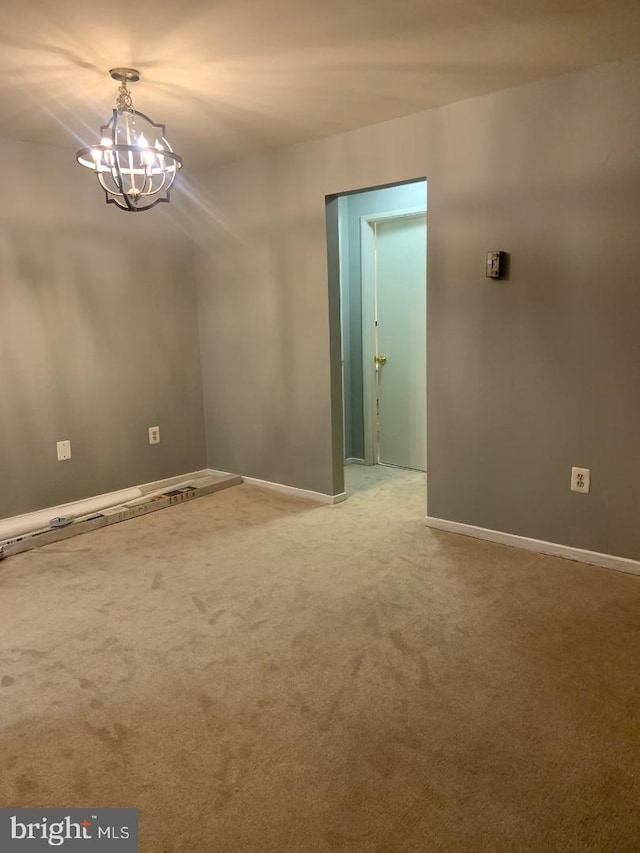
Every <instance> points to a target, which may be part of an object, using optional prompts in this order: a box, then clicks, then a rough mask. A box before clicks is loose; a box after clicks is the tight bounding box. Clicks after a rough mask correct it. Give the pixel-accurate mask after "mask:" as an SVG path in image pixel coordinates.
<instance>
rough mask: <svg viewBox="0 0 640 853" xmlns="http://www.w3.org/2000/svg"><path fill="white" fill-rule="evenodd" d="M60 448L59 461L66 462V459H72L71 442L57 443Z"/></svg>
mask: <svg viewBox="0 0 640 853" xmlns="http://www.w3.org/2000/svg"><path fill="white" fill-rule="evenodd" d="M56 447H57V449H58V462H64V461H65V460H66V459H71V442H70V441H59V442H58V443H57V444H56Z"/></svg>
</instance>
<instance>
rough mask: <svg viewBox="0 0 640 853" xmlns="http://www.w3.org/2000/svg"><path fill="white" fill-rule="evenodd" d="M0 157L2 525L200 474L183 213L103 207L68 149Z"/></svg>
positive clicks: (19, 147) (193, 307) (194, 338)
mask: <svg viewBox="0 0 640 853" xmlns="http://www.w3.org/2000/svg"><path fill="white" fill-rule="evenodd" d="M0 160H1V162H2V164H3V179H2V181H3V183H2V188H3V203H2V206H1V208H0V485H1V488H0V517H7V516H11V515H16V514H19V513H23V512H28V511H31V510H35V509H39V508H43V507H47V506H53V505H56V504H59V503H64V502H67V501H72V500H76V499H78V498H83V497H87V496H92V495H97V494H101V493H103V492H108V491H112V490H115V489H119V488H123V487H126V486H131V485H136V484H139V483H144V482H149V481H152V480H157V479H160V478H163V477H169V476H172V475H174V474H182V473H186V472H190V471H194V470H197V469H200V468H203V467H205V465H206V452H205V443H204V420H203V408H202V388H201V373H200V353H199V340H198V325H197V301H196V293H195V284H194V268H193V251H192V245H191V243H190V241H189V240H188V239H187V238H185V237H184V235H183V233H182V231H181V225H182V227H184V223H181V222H180V219H181V215H180V205H179V204H178V205H173V204H172V205H171V207H170V208H169V209H168V210H167V211H166V212H165V210H164V208H156V209H155V210H154V211H151V212H148V213H142V214H140V216H136V215H130V214H126V213H124V212H121V211H119V210H117V209H116V208H115V207H114V206H112V205H109V206H107V205H106V204H105V203H104V196H103V195H102V193H101V192H99V191H98V187H97V184H96V181H95V178H93V176H92V175H90V174H89V173H88V172H86V171H85V170H82V169H81V168H80V167H79V166H77V165H76V164H75V161H74V151H73V150H68V151H67V150H64V151H63V150H59V149H58V150H56V149H50V148H47V147H44V146H38V145H31V144H28V143H20V142H10V141H6V140H0ZM156 425H159V426H160V430H161V443H160V444H159V445H155V446H153V447H151V446H150V445H149V443H148V435H147V428H148V427H149V426H156ZM62 439H70V440H71V445H72V459H71V460H69V461H67V462H58V461H57V459H56V442H57V441H59V440H62Z"/></svg>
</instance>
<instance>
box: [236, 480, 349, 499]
mask: <svg viewBox="0 0 640 853" xmlns="http://www.w3.org/2000/svg"><path fill="white" fill-rule="evenodd" d="M242 482H243V483H247V484H248V485H250V486H259V487H260V488H261V489H269V490H270V491H272V492H279V493H280V494H282V495H290V496H291V497H293V498H303V499H304V500H308V501H315V502H316V503H320V504H339V503H342V501H344V500H346V498H347V493H346V492H342V493H341V494H339V495H325V494H324V493H323V492H312V491H311V490H309V489H297V488H296V487H295V486H285V485H283V484H282V483H270V482H269V481H268V480H258V479H257V478H256V477H245V476H243V477H242Z"/></svg>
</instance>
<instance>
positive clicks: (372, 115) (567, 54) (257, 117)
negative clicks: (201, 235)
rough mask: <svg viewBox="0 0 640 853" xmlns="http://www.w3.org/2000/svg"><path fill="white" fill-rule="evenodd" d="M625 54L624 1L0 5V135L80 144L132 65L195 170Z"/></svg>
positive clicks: (639, 35)
mask: <svg viewBox="0 0 640 853" xmlns="http://www.w3.org/2000/svg"><path fill="white" fill-rule="evenodd" d="M637 53H640V2H638V0H604V1H603V0H516V2H514V0H322V2H319V0H182V2H164V3H163V2H160V0H156V2H154V3H150V2H148V0H139V2H137V3H134V2H131V0H111V2H102V3H98V2H93V3H91V2H86V0H83V2H79V0H55V2H54V0H2V4H1V5H0V136H2V137H9V138H13V139H21V140H27V141H33V142H44V143H47V142H48V143H51V144H54V145H63V146H69V148H70V149H73V151H75V149H76V148H77V147H79V146H80V144H87V143H90V142H93V141H95V139H96V138H97V129H98V126H99V125H100V124H103V123H104V122H105V121H107V120H108V118H109V117H110V114H111V109H112V108H113V105H114V101H115V95H116V88H117V84H116V83H114V81H112V80H111V78H110V77H109V75H108V70H109V69H110V68H112V67H114V66H119V65H126V66H133V67H135V68H138V69H140V71H141V72H142V79H141V81H140V82H139V83H137V84H135V86H134V87H133V99H134V106H135V107H136V108H137V109H139V110H141V111H142V112H145V113H147V114H148V115H149V116H151V118H152V119H154V120H155V121H162V122H164V123H165V124H166V125H167V136H168V138H169V140H170V141H171V143H172V145H173V146H174V148H175V149H176V150H177V151H178V152H179V153H180V154H182V156H183V157H184V158H185V163H186V165H190V164H194V165H198V166H206V165H213V164H215V163H220V162H224V161H227V160H230V159H234V158H237V157H240V156H243V155H246V154H249V153H253V152H257V151H260V150H262V149H266V148H271V147H274V146H278V145H287V144H292V143H295V142H301V141H303V140H307V139H314V138H318V137H321V136H327V135H329V134H332V133H336V132H339V131H341V130H348V129H350V128H355V127H360V126H363V125H367V124H373V123H375V122H379V121H384V120H386V119H390V118H395V117H397V116H401V115H407V114H409V113H413V112H417V111H419V110H423V109H427V108H429V107H433V106H438V105H441V104H445V103H450V102H452V101H456V100H460V99H463V98H468V97H472V96H474V95H480V94H485V93H487V92H491V91H496V90H498V89H504V88H508V87H510V86H516V85H519V84H522V83H527V82H530V81H533V80H537V79H540V78H543V77H549V76H553V75H556V74H561V73H563V72H565V71H569V70H572V69H575V68H581V67H586V66H589V65H596V64H599V63H602V62H608V61H611V60H616V59H621V58H623V57H625V56H631V55H633V54H637Z"/></svg>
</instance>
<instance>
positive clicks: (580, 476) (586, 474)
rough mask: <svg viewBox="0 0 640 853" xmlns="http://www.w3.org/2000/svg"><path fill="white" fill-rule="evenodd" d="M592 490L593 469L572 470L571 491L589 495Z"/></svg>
mask: <svg viewBox="0 0 640 853" xmlns="http://www.w3.org/2000/svg"><path fill="white" fill-rule="evenodd" d="M590 489H591V468H572V469H571V491H572V492H579V493H580V494H582V495H588V494H589V490H590Z"/></svg>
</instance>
